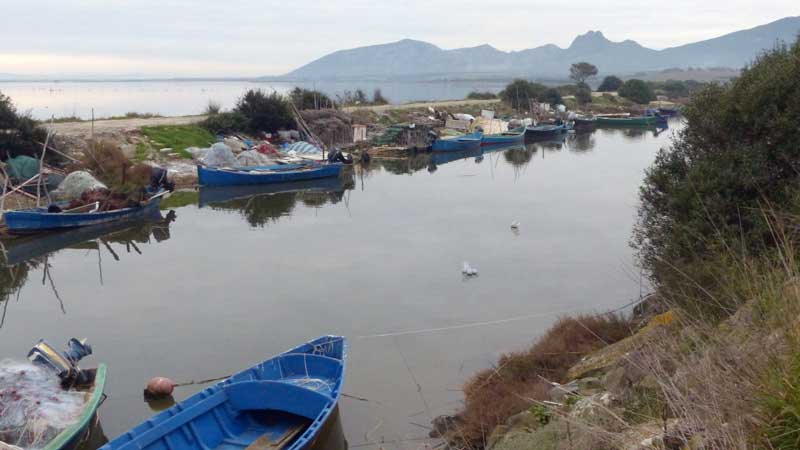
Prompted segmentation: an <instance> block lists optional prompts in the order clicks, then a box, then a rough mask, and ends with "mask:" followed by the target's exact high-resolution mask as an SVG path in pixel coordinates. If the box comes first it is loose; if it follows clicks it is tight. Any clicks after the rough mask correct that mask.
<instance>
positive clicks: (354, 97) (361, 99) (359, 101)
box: [336, 89, 369, 106]
mask: <svg viewBox="0 0 800 450" xmlns="http://www.w3.org/2000/svg"><path fill="white" fill-rule="evenodd" d="M336 102H337V103H339V104H340V105H342V106H352V105H367V104H369V100H367V94H365V93H364V91H363V90H361V89H356V90H355V92H353V91H344V92H343V93H342V94H341V95H339V94H337V95H336Z"/></svg>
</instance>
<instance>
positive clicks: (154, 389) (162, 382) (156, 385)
mask: <svg viewBox="0 0 800 450" xmlns="http://www.w3.org/2000/svg"><path fill="white" fill-rule="evenodd" d="M174 389H175V382H174V381H172V380H170V379H169V378H165V377H154V378H152V379H151V380H150V381H148V382H147V388H146V389H145V392H146V393H147V394H148V395H150V396H151V397H153V398H163V397H167V396H169V395H172V391H173V390H174Z"/></svg>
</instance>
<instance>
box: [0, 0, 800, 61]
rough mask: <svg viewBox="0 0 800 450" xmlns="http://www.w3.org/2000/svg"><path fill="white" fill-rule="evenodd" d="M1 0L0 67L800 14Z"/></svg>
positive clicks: (568, 33) (627, 33)
mask: <svg viewBox="0 0 800 450" xmlns="http://www.w3.org/2000/svg"><path fill="white" fill-rule="evenodd" d="M9 3H10V4H7V5H4V7H3V8H4V12H3V15H4V18H10V19H11V20H4V21H3V22H4V24H3V27H2V29H0V55H2V59H0V61H2V65H0V72H5V73H8V72H12V73H27V74H53V73H60V74H67V73H71V74H76V73H96V74H101V75H111V74H121V73H137V74H147V75H150V76H256V75H264V74H281V73H285V72H287V71H289V70H291V69H293V68H296V67H298V66H300V65H302V64H305V63H307V62H309V61H311V60H313V59H315V58H318V57H320V56H323V55H325V54H327V53H330V52H332V51H335V50H339V49H342V48H352V47H358V46H362V45H369V44H378V43H385V42H391V41H396V40H399V39H403V38H414V39H419V40H425V41H429V42H432V43H434V44H436V45H438V46H440V47H443V48H457V47H464V46H476V45H480V44H484V43H489V44H491V45H493V46H495V47H497V48H499V49H502V50H521V49H524V48H530V47H535V46H538V45H543V44H546V43H555V44H557V45H560V46H562V47H563V46H568V45H569V43H570V42H571V40H572V39H573V38H574V37H575V36H576V35H578V34H581V33H584V32H585V31H587V30H590V29H592V30H602V31H603V32H604V33H605V34H606V36H608V37H609V38H610V39H612V40H624V39H634V40H636V41H638V42H640V43H641V44H642V45H645V46H649V47H654V48H663V47H669V46H674V45H680V44H684V43H688V42H692V41H696V40H701V39H707V38H711V37H715V36H718V35H721V34H725V33H728V32H732V31H736V30H738V29H742V28H749V27H753V26H756V25H760V24H763V23H767V22H769V21H772V20H776V19H778V18H781V17H784V16H787V15H791V14H796V13H797V7H796V0H791V1H787V0H773V1H770V2H762V3H760V4H753V2H751V1H745V0H726V1H721V0H707V1H705V2H703V3H702V4H701V5H698V4H697V3H696V2H695V1H688V0H674V1H672V2H670V7H669V8H653V7H652V5H651V4H647V3H642V4H637V3H635V2H634V3H631V2H623V1H614V2H596V1H589V0H574V1H572V2H566V3H559V4H557V5H556V4H554V3H553V2H552V1H541V0H534V1H531V0H497V1H495V2H478V1H473V0H462V1H456V0H438V1H430V0H425V1H423V0H406V1H404V2H387V1H384V2H376V1H374V0H371V1H367V0H339V1H336V2H332V1H329V0H328V1H323V0H304V1H303V2H286V1H274V0H264V1H254V0H228V1H225V2H221V1H218V0H192V1H188V0H160V1H156V0H137V1H136V2H129V1H119V0H112V1H108V0H105V1H101V0H74V1H70V2H64V1H63V0H29V1H26V2H9Z"/></svg>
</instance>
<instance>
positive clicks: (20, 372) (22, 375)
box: [0, 360, 86, 450]
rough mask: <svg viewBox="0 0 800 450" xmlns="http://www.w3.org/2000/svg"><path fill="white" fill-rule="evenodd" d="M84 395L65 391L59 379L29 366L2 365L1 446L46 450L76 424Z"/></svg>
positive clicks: (16, 364) (28, 364) (0, 367)
mask: <svg viewBox="0 0 800 450" xmlns="http://www.w3.org/2000/svg"><path fill="white" fill-rule="evenodd" d="M85 404H86V396H85V394H84V393H82V392H75V391H65V390H64V389H62V388H61V384H60V380H59V378H58V377H57V376H56V375H55V374H53V373H52V372H49V371H47V370H45V369H43V368H41V367H38V366H34V365H33V364H30V363H27V362H17V361H12V360H3V361H0V445H2V443H6V444H9V445H12V446H17V447H21V448H23V449H28V450H38V449H41V448H44V447H45V446H46V445H47V443H48V442H50V441H51V440H52V439H53V438H55V437H56V436H57V435H58V434H59V433H61V432H62V431H64V430H65V429H66V428H68V427H69V426H71V425H72V424H74V423H75V422H77V420H78V417H79V416H80V414H81V412H82V411H83V409H84V407H85Z"/></svg>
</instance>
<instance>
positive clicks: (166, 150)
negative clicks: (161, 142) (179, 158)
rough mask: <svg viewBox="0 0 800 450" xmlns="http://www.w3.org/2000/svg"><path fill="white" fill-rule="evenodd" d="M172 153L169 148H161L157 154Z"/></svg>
mask: <svg viewBox="0 0 800 450" xmlns="http://www.w3.org/2000/svg"><path fill="white" fill-rule="evenodd" d="M172 151H173V150H172V149H171V148H169V147H166V148H162V149H161V150H159V151H158V152H159V153H161V154H167V153H172Z"/></svg>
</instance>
